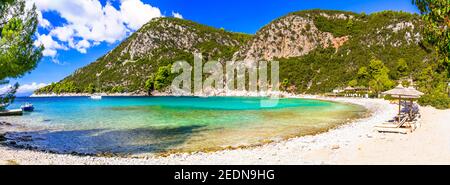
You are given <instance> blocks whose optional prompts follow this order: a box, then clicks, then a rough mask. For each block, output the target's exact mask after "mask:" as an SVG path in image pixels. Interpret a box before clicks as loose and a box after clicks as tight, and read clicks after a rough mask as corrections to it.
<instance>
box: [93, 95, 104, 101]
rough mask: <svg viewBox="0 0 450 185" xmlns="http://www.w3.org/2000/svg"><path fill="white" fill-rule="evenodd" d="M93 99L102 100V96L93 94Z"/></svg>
mask: <svg viewBox="0 0 450 185" xmlns="http://www.w3.org/2000/svg"><path fill="white" fill-rule="evenodd" d="M91 99H93V100H101V99H102V96H100V95H92V96H91Z"/></svg>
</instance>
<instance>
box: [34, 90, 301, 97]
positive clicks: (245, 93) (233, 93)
mask: <svg viewBox="0 0 450 185" xmlns="http://www.w3.org/2000/svg"><path fill="white" fill-rule="evenodd" d="M92 95H93V94H90V93H61V94H56V93H52V94H32V95H30V96H29V97H31V98H37V97H89V96H92ZM95 95H100V96H148V94H147V93H98V94H97V93H96V94H95ZM274 95H279V96H280V97H292V96H295V95H294V94H292V93H287V92H282V91H273V92H272V91H271V92H268V93H258V92H248V91H230V92H226V93H223V92H221V93H217V92H213V93H210V94H204V93H202V94H195V95H194V94H193V95H191V96H204V97H208V96H211V97H214V96H248V97H268V96H274ZM151 96H186V95H177V94H173V93H167V92H157V91H155V92H152V95H151Z"/></svg>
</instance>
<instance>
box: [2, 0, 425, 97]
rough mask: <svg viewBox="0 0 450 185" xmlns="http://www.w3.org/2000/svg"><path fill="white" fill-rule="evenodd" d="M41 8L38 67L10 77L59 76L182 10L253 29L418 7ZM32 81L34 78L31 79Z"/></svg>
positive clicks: (243, 1)
mask: <svg viewBox="0 0 450 185" xmlns="http://www.w3.org/2000/svg"><path fill="white" fill-rule="evenodd" d="M30 1H33V2H35V3H36V5H37V6H38V9H39V10H40V14H41V15H42V16H41V17H40V20H41V23H40V27H39V30H38V32H39V33H38V37H39V42H38V44H44V45H46V46H48V47H47V50H46V52H45V55H46V56H45V57H44V58H43V59H42V61H41V62H40V63H39V65H38V67H37V68H36V69H35V70H33V71H32V72H31V73H29V74H26V75H25V76H24V77H22V78H20V79H12V80H11V81H12V82H16V81H17V82H19V83H20V84H23V85H26V84H28V86H27V87H28V88H24V89H23V90H22V92H21V93H23V94H29V92H25V91H30V89H33V87H34V86H39V85H40V86H42V85H44V84H48V83H51V82H57V81H59V80H62V79H63V78H64V77H66V76H67V75H70V74H71V73H73V72H74V71H75V70H76V69H78V68H80V67H83V66H86V65H88V64H89V63H91V62H93V61H95V60H96V59H97V58H99V57H101V56H102V55H104V54H105V53H107V52H108V51H109V50H111V49H113V48H114V47H115V46H117V45H118V44H119V43H120V41H122V40H123V39H124V38H126V37H127V36H128V35H130V34H131V33H132V32H133V31H135V30H136V29H138V28H139V27H140V25H142V24H143V23H145V22H147V21H148V20H150V19H151V18H153V17H159V16H174V15H177V16H182V18H184V19H189V20H193V21H195V22H199V23H202V24H206V25H210V26H213V27H217V28H222V27H223V28H225V29H226V30H229V31H235V32H245V33H250V34H254V33H255V32H257V31H258V29H259V28H261V27H262V26H264V25H265V24H267V23H269V22H270V21H271V20H273V19H275V18H277V17H280V16H283V15H285V14H287V13H289V12H293V11H299V10H306V9H332V10H345V11H353V12H358V13H360V12H365V13H373V12H378V11H382V10H396V11H400V10H401V11H407V12H412V13H418V10H417V8H416V7H415V6H414V5H412V4H411V0H372V1H369V0H314V1H312V0H297V1H295V0H276V1H275V0H271V1H269V0H227V1H211V0H109V1H107V0H91V1H69V0H67V1H66V2H64V0H58V1H53V0H30ZM32 83H35V84H32Z"/></svg>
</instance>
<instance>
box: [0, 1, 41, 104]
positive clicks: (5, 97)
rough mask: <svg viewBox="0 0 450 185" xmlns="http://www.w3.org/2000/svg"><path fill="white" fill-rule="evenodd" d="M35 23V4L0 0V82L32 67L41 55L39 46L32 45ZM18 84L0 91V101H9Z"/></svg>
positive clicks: (15, 76) (12, 97) (22, 73)
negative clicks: (27, 7) (6, 90)
mask: <svg viewBox="0 0 450 185" xmlns="http://www.w3.org/2000/svg"><path fill="white" fill-rule="evenodd" d="M37 25H38V21H37V13H36V7H35V6H33V7H32V9H31V10H27V9H25V1H24V0H7V1H1V2H0V85H4V84H7V83H8V81H7V80H6V79H7V78H18V77H21V76H22V75H24V74H25V73H27V72H29V71H31V70H33V69H34V68H35V67H36V65H37V63H38V61H39V60H40V59H41V57H42V50H43V47H35V46H34V45H33V43H34V38H35V35H34V34H35V32H36V29H37ZM18 87H19V85H18V84H15V85H13V86H12V87H11V88H10V90H9V91H8V92H6V93H5V94H0V103H10V102H12V101H13V100H14V94H15V93H16V90H17V88H18Z"/></svg>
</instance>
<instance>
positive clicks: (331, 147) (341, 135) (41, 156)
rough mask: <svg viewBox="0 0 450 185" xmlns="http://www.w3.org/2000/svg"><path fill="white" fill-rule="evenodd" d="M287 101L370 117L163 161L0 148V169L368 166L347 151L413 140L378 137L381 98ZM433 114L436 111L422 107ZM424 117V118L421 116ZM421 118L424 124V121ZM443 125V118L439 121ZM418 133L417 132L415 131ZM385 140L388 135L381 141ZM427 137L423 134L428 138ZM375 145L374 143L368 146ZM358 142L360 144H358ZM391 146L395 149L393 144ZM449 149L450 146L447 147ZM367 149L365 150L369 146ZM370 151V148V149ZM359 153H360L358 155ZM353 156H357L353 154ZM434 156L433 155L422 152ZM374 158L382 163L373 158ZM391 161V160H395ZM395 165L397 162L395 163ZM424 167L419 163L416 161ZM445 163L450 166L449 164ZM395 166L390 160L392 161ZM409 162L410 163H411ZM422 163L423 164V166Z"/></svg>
mask: <svg viewBox="0 0 450 185" xmlns="http://www.w3.org/2000/svg"><path fill="white" fill-rule="evenodd" d="M289 97H290V98H311V99H319V100H326V101H337V102H341V103H353V104H358V105H363V106H364V107H366V108H367V109H368V110H369V111H370V112H372V114H371V115H370V116H369V117H367V118H362V119H360V120H356V121H354V122H351V123H347V124H344V125H341V126H339V127H337V128H335V129H331V130H329V131H327V132H324V133H320V134H316V135H307V136H302V137H296V138H291V139H288V140H285V141H280V142H274V143H268V144H264V145H262V146H257V147H252V148H243V149H233V150H220V151H216V152H209V153H205V152H195V153H191V154H186V153H176V154H171V155H169V156H166V157H160V156H150V157H149V156H143V157H142V158H123V157H96V156H76V155H68V154H51V153H45V152H39V151H31V150H23V149H14V148H10V147H6V146H0V164H2V163H5V164H7V163H8V162H7V161H11V160H13V161H15V162H17V163H18V164H225V165H227V164H380V162H381V164H382V162H383V161H382V160H380V159H378V160H380V161H378V162H373V163H372V162H371V160H368V159H358V158H354V159H348V157H346V156H350V155H349V154H348V152H349V151H352V153H350V154H353V155H354V153H355V151H353V150H355V148H361V147H359V146H360V145H362V146H366V145H367V144H364V143H365V142H381V141H379V140H382V141H383V139H385V138H387V137H392V138H403V137H408V136H410V135H411V136H412V135H414V133H415V132H413V133H412V134H408V135H399V134H389V133H387V134H381V133H375V132H374V131H373V126H374V125H375V124H378V123H381V122H383V121H386V120H388V119H390V118H392V117H393V115H395V114H396V108H395V107H396V105H393V104H389V102H388V101H385V100H381V99H363V98H328V97H320V96H311V95H300V96H289ZM426 110H428V111H431V112H436V111H437V110H436V109H433V108H429V107H426ZM424 116H426V115H424ZM425 119H427V118H426V117H425ZM444 120H445V119H444ZM418 130H419V131H420V130H421V128H418ZM386 135H389V136H386ZM427 136H428V135H427ZM372 140H375V141H372ZM361 143H363V144H361ZM394 146H395V144H394ZM449 146H450V145H449ZM369 148H370V147H369ZM372 148H373V147H372ZM357 151H359V150H357ZM357 151H356V152H357ZM425 152H429V153H432V152H435V151H425ZM373 155H378V156H375V157H373V158H374V159H377V157H378V158H382V157H383V156H384V154H383V153H382V152H381V153H378V154H373ZM394 156H395V155H394ZM398 162H399V163H400V162H401V161H398ZM416 162H417V163H421V162H422V163H423V162H424V161H416ZM444 162H446V163H450V159H448V160H445V161H444ZM394 163H395V161H394ZM412 163H413V162H412ZM425 163H426V161H425Z"/></svg>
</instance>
